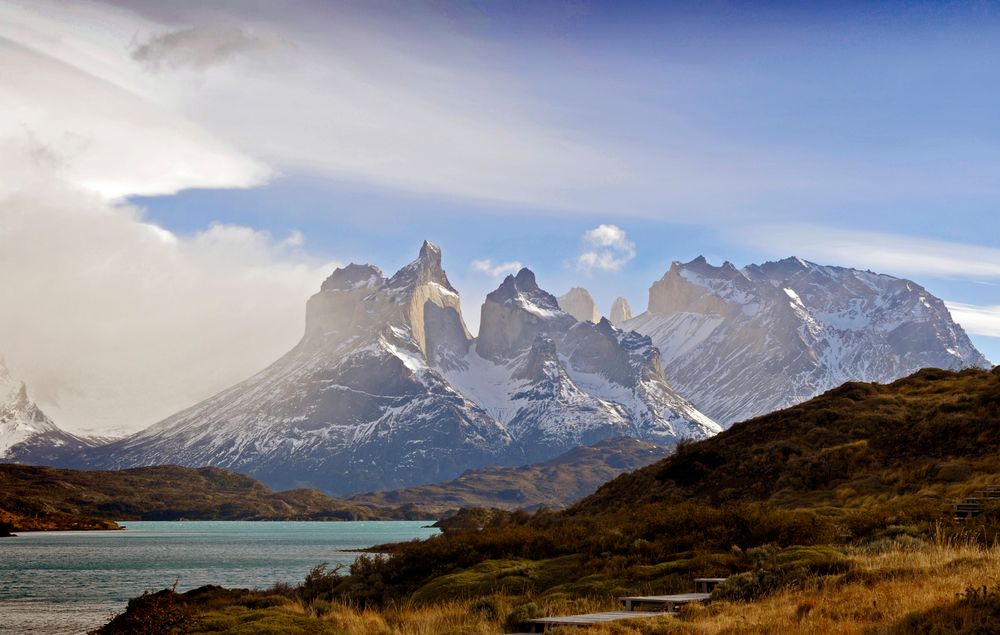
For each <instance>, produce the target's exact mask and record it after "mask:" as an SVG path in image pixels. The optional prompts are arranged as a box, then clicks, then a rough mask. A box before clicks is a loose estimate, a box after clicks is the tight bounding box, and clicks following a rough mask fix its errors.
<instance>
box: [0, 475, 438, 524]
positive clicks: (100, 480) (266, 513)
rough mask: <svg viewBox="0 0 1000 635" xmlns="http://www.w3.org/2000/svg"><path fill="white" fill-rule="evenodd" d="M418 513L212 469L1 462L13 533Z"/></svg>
mask: <svg viewBox="0 0 1000 635" xmlns="http://www.w3.org/2000/svg"><path fill="white" fill-rule="evenodd" d="M410 514H416V517H417V518H427V516H426V515H425V513H423V512H419V511H416V510H398V509H382V508H376V507H370V506H365V505H361V504H358V503H351V502H347V501H343V500H338V499H333V498H330V497H328V496H326V495H324V494H323V493H321V492H319V491H318V490H314V489H296V490H289V491H285V492H274V491H271V490H270V489H268V488H267V487H266V486H264V485H263V484H262V483H260V482H259V481H257V480H255V479H252V478H250V477H248V476H244V475H242V474H237V473H236V472H231V471H229V470H224V469H221V468H215V467H204V468H186V467H179V466H176V465H164V466H156V467H140V468H133V469H128V470H118V471H93V472H89V471H80V470H63V469H56V468H50V467H37V466H30V465H12V464H0V522H7V523H9V524H11V525H12V526H13V528H14V530H15V531H35V530H46V529H113V528H116V527H117V525H116V524H115V523H114V522H112V521H114V520H178V519H187V520H376V519H390V518H406V517H408V516H409V515H410Z"/></svg>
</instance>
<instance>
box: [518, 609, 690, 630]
mask: <svg viewBox="0 0 1000 635" xmlns="http://www.w3.org/2000/svg"><path fill="white" fill-rule="evenodd" d="M661 615H670V613H664V612H662V611H606V612H604V613H584V614H581V615H557V616H553V617H539V618H536V619H533V620H528V624H530V625H531V626H532V628H534V632H535V633H541V632H543V631H544V630H545V629H546V628H548V627H550V626H580V627H585V626H595V625H597V624H606V623H607V622H617V621H619V620H635V619H642V618H649V617H660V616H661Z"/></svg>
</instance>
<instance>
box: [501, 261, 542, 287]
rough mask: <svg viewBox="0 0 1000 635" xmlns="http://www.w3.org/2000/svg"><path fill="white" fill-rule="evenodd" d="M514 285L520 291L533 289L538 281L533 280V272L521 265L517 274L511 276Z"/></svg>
mask: <svg viewBox="0 0 1000 635" xmlns="http://www.w3.org/2000/svg"><path fill="white" fill-rule="evenodd" d="M507 277H508V278H510V276H507ZM513 280H514V283H515V285H516V286H517V288H518V289H520V290H522V291H534V290H535V289H538V282H537V281H536V280H535V272H534V271H532V270H531V269H528V268H527V267H521V270H520V271H518V272H517V276H516V277H515V278H513Z"/></svg>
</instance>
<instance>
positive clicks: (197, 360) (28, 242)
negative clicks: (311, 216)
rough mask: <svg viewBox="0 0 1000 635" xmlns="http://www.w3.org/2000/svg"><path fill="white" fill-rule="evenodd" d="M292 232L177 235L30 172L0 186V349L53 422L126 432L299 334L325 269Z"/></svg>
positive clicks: (249, 367) (211, 229) (219, 385)
mask: <svg viewBox="0 0 1000 635" xmlns="http://www.w3.org/2000/svg"><path fill="white" fill-rule="evenodd" d="M7 158H9V157H7ZM302 241H303V238H302V236H301V235H300V234H292V235H290V236H287V237H272V236H270V235H268V234H267V233H264V232H259V231H255V230H253V229H250V228H248V227H241V226H233V225H219V224H214V225H210V226H208V227H207V228H205V229H204V230H202V231H199V232H196V233H194V234H192V235H186V236H185V235H176V234H173V233H171V232H168V231H166V230H164V229H162V228H160V227H157V226H156V225H153V224H150V223H148V222H146V221H145V220H144V219H143V216H142V213H141V210H139V209H136V208H134V207H131V206H128V205H121V204H118V205H116V204H112V203H109V202H108V201H107V200H106V199H104V198H103V197H101V196H99V195H96V194H94V193H91V192H88V191H85V190H82V189H80V188H79V187H77V186H75V185H72V184H68V183H67V182H66V181H64V180H61V179H59V178H57V177H52V176H51V175H50V177H49V178H48V179H46V177H45V174H44V173H43V172H41V171H39V172H38V173H36V174H35V178H34V180H33V181H32V182H31V183H30V184H28V185H26V186H25V187H23V188H21V189H20V190H19V191H17V192H8V193H5V194H4V195H2V196H0V289H3V298H4V300H3V307H4V308H3V311H0V351H2V352H3V354H4V355H5V356H6V358H7V362H8V364H9V366H10V367H11V369H12V370H13V372H14V373H15V374H16V375H18V376H20V377H21V378H23V379H24V380H25V381H26V382H27V384H28V387H29V391H30V393H31V396H32V398H34V399H35V400H36V401H37V402H38V403H39V405H40V406H41V407H42V408H43V409H44V410H45V411H46V412H48V413H49V414H50V415H51V416H53V418H54V419H55V421H57V422H58V423H59V424H60V425H62V426H65V427H67V428H69V429H71V430H77V431H79V430H98V431H102V432H106V431H107V430H109V429H114V428H117V429H128V430H136V429H138V428H141V427H143V426H145V425H148V424H150V423H153V422H154V421H156V420H157V419H159V418H161V417H165V416H167V415H169V414H172V413H173V412H174V411H176V410H178V409H180V408H182V407H186V406H188V405H190V404H192V403H194V402H196V401H197V400H199V399H201V398H203V397H206V396H208V395H210V394H212V393H214V392H216V391H217V390H221V389H223V388H225V387H227V386H229V385H231V384H232V383H235V382H237V381H240V380H242V379H245V378H246V377H247V376H248V375H249V373H251V372H253V371H255V370H257V369H260V368H263V367H264V366H265V365H267V364H268V363H270V362H271V361H273V360H274V359H276V358H277V356H279V355H280V354H282V353H284V352H285V351H287V350H288V348H289V347H290V346H292V345H293V344H294V343H295V342H296V341H297V339H298V338H299V337H300V336H301V332H302V327H303V319H304V318H303V311H304V308H303V307H304V301H305V300H306V298H307V297H308V296H309V295H310V294H311V293H313V292H315V291H316V290H317V289H318V288H319V284H320V282H321V281H322V279H323V278H324V277H325V275H327V274H328V273H329V271H330V270H331V268H332V267H333V263H319V262H315V261H312V260H310V259H309V258H308V257H306V256H305V255H304V254H303V253H302V252H301V251H300V249H299V247H300V245H301V244H302Z"/></svg>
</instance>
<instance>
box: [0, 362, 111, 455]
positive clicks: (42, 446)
mask: <svg viewBox="0 0 1000 635" xmlns="http://www.w3.org/2000/svg"><path fill="white" fill-rule="evenodd" d="M92 445H94V442H93V441H91V440H90V439H85V438H82V437H78V436H76V435H74V434H70V433H69V432H66V431H65V430H62V429H61V428H59V427H58V426H57V425H56V424H55V423H53V422H52V420H51V419H49V418H48V416H46V414H45V413H44V412H42V410H41V409H40V408H39V407H38V406H37V405H35V403H34V402H33V401H31V399H29V398H28V388H27V386H25V384H24V382H23V381H20V380H18V379H17V378H15V377H14V376H13V375H12V374H11V372H10V370H9V369H8V368H7V366H6V364H5V363H4V362H3V361H2V360H0V460H3V461H10V462H16V461H18V460H20V459H21V458H22V457H31V458H32V459H33V460H36V461H40V462H57V461H60V460H64V457H74V456H76V455H78V454H79V453H80V452H81V451H82V450H83V449H85V448H88V447H91V446H92Z"/></svg>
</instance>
